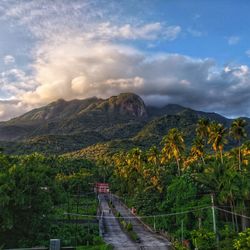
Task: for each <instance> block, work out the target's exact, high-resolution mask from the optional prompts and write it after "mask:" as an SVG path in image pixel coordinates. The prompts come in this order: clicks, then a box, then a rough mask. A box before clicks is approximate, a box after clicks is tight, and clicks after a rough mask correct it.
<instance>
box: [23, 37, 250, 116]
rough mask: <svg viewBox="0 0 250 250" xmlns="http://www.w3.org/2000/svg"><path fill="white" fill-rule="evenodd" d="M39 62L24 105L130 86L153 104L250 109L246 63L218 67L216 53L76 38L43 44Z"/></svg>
mask: <svg viewBox="0 0 250 250" xmlns="http://www.w3.org/2000/svg"><path fill="white" fill-rule="evenodd" d="M65 52H66V53H65ZM34 68H35V72H36V75H35V81H36V82H37V83H38V85H37V86H36V88H34V89H33V90H29V91H26V92H25V93H23V94H22V95H20V96H19V98H20V99H21V100H22V102H23V103H25V105H30V104H32V105H41V104H45V103H48V102H50V101H53V100H55V99H58V98H64V99H72V98H86V97H90V96H98V97H102V98H105V97H109V96H110V95H115V94H119V93H120V92H127V91H131V92H135V93H137V94H139V95H142V96H143V98H144V100H145V101H146V102H147V103H148V104H157V105H164V104H166V103H178V104H181V105H185V106H189V107H192V108H195V109H201V110H207V111H217V112H220V113H222V114H224V115H227V116H234V115H238V114H241V115H250V110H248V109H247V108H246V107H248V106H249V104H250V101H249V100H250V73H249V68H248V67H247V66H246V65H240V66H227V67H225V68H219V67H218V66H217V65H216V63H215V62H214V61H213V60H211V59H195V58H191V57H187V56H183V55H179V54H159V55H156V56H152V55H148V54H145V53H143V52H141V51H138V50H136V49H134V48H131V47H128V46H122V45H114V44H112V43H94V42H92V43H91V44H90V43H86V41H82V40H81V39H80V38H79V39H76V38H74V39H72V40H71V41H68V42H67V43H64V44H61V45H60V46H55V47H53V48H52V47H50V45H44V46H43V47H40V52H39V53H38V55H37V60H36V63H35V64H34ZM243 107H244V109H243ZM242 110H244V112H242Z"/></svg>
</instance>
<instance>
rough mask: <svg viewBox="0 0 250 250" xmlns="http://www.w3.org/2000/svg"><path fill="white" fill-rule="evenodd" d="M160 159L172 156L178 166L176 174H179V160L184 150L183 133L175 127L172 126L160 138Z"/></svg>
mask: <svg viewBox="0 0 250 250" xmlns="http://www.w3.org/2000/svg"><path fill="white" fill-rule="evenodd" d="M162 144H163V148H162V160H163V162H164V160H165V159H167V158H168V159H171V158H174V159H175V161H176V164H177V167H178V174H179V176H180V175H181V169H180V160H181V155H182V154H183V152H184V150H185V143H184V138H183V133H182V132H181V131H179V130H178V129H177V128H172V129H170V130H169V131H168V134H167V135H166V136H164V137H163V140H162Z"/></svg>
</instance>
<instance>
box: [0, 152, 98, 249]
mask: <svg viewBox="0 0 250 250" xmlns="http://www.w3.org/2000/svg"><path fill="white" fill-rule="evenodd" d="M94 168H95V166H94V165H93V164H92V163H90V162H89V161H85V160H76V159H67V158H65V157H59V158H58V157H44V156H43V155H40V154H32V155H27V156H19V157H17V156H13V157H11V156H6V155H4V154H2V153H0V245H4V247H5V248H14V247H31V246H41V245H48V242H49V239H50V238H57V237H59V238H61V239H62V240H63V245H68V244H73V243H74V242H75V239H77V242H78V243H81V244H87V243H88V244H95V242H94V241H95V239H94V237H95V236H97V235H98V234H99V232H98V226H97V225H89V227H87V228H86V227H83V226H80V225H77V233H75V226H72V225H64V224H63V225H62V224H61V225H60V226H59V225H57V224H55V223H56V220H58V219H65V215H64V213H65V212H68V213H84V214H89V215H96V212H97V201H96V198H95V197H94V198H93V196H92V198H91V197H80V198H79V196H78V195H79V194H82V193H83V194H84V193H90V192H93V189H92V187H91V185H90V183H93V178H95V177H94V176H95V175H96V170H94ZM83 205H84V206H83ZM66 218H68V219H79V218H76V217H75V218H70V215H68V216H67V217H66ZM81 219H82V218H81ZM86 219H87V218H86ZM13 236H14V237H13Z"/></svg>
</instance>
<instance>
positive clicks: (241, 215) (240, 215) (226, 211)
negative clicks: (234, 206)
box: [215, 207, 250, 220]
mask: <svg viewBox="0 0 250 250" xmlns="http://www.w3.org/2000/svg"><path fill="white" fill-rule="evenodd" d="M215 209H217V210H220V211H222V212H225V213H229V214H233V215H236V216H239V217H242V218H246V219H249V220H250V217H248V216H246V215H243V214H238V213H234V212H231V211H228V210H225V209H222V208H219V207H215Z"/></svg>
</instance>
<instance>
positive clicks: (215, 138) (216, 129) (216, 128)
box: [208, 122, 227, 163]
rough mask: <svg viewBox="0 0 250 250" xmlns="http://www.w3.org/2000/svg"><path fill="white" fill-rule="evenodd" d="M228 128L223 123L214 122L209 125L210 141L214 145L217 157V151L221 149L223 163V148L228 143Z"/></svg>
mask: <svg viewBox="0 0 250 250" xmlns="http://www.w3.org/2000/svg"><path fill="white" fill-rule="evenodd" d="M226 135H227V129H226V128H225V127H224V126H223V125H222V124H221V123H216V122H212V123H211V124H210V126H209V140H208V143H209V144H211V145H212V148H213V150H214V152H215V156H216V158H217V152H218V150H219V151H220V157H221V162H222V163H223V149H224V145H225V144H226V143H227V139H226Z"/></svg>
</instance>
